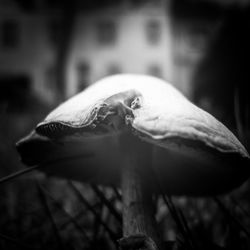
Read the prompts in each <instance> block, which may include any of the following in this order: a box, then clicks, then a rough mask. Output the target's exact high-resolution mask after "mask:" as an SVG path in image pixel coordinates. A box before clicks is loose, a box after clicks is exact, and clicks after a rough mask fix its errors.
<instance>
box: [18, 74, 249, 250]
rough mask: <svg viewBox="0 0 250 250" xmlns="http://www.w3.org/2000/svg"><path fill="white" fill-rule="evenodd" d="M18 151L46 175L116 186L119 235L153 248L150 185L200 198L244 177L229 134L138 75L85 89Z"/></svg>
mask: <svg viewBox="0 0 250 250" xmlns="http://www.w3.org/2000/svg"><path fill="white" fill-rule="evenodd" d="M17 149H18V151H19V153H20V155H21V158H22V161H23V162H24V163H25V164H26V165H29V166H32V165H35V164H40V165H41V166H42V167H41V170H42V171H44V172H46V173H48V174H52V175H57V176H62V177H66V178H69V179H73V180H79V181H83V182H93V183H97V184H102V185H116V186H120V187H121V189H122V195H123V235H124V236H125V237H129V236H135V235H137V234H139V235H142V236H145V237H146V238H147V239H149V240H152V241H151V243H152V242H153V246H154V247H153V248H154V249H157V248H158V249H160V248H161V246H160V243H159V242H160V240H159V237H158V235H157V232H156V230H155V220H154V216H153V204H152V193H154V192H158V191H159V190H158V185H157V184H156V183H157V182H158V183H159V185H160V187H161V191H162V192H164V193H167V194H171V195H192V196H205V195H215V194H221V193H225V192H228V191H230V190H232V189H233V188H235V187H237V186H239V185H240V184H241V183H243V181H245V180H246V179H247V178H248V174H249V166H248V163H249V155H248V153H247V151H246V149H245V148H244V146H243V145H242V144H241V143H240V142H239V141H238V139H237V138H236V137H235V136H234V135H233V133H232V132H230V131H229V130H228V129H227V128H226V127H225V126H224V125H223V124H222V123H220V122H219V121H218V120H216V119H215V118H214V117H213V116H212V115H210V114H208V113H207V112H205V111H203V110H202V109H200V108H198V107H197V106H195V105H194V104H192V103H191V102H190V101H189V100H188V99H186V98H185V97H184V96H183V95H182V94H181V93H180V92H179V91H178V90H177V89H175V88H174V87H173V86H172V85H171V84H169V83H167V82H165V81H163V80H160V79H157V78H154V77H150V76H144V75H129V74H128V75H127V74H125V75H116V76H111V77H107V78H104V79H102V80H100V81H98V82H97V83H95V84H93V85H91V86H90V87H88V88H87V89H85V90H84V91H83V92H81V93H79V94H77V95H76V96H74V97H72V98H71V99H69V100H68V101H66V102H65V103H63V104H61V105H60V106H59V107H58V108H56V109H55V110H54V111H52V112H51V113H50V114H49V115H48V116H47V117H46V118H45V120H44V121H42V122H41V123H39V124H38V125H37V127H36V128H35V130H34V131H33V132H32V133H31V134H30V135H28V136H27V137H25V138H24V139H22V140H20V141H19V142H18V143H17ZM154 177H155V178H154ZM156 179H157V181H156ZM154 244H155V245H154Z"/></svg>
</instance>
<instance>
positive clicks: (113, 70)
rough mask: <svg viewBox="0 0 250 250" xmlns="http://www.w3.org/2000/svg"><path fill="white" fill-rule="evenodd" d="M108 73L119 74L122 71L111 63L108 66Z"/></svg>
mask: <svg viewBox="0 0 250 250" xmlns="http://www.w3.org/2000/svg"><path fill="white" fill-rule="evenodd" d="M107 72H108V75H116V74H120V73H121V72H122V71H121V69H120V67H119V66H118V65H117V64H112V65H110V66H109V67H108V71H107Z"/></svg>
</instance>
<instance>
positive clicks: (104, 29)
mask: <svg viewBox="0 0 250 250" xmlns="http://www.w3.org/2000/svg"><path fill="white" fill-rule="evenodd" d="M96 28H97V41H98V43H99V44H101V45H112V44H114V43H115V40H116V35H117V34H116V32H117V31H116V25H115V23H114V22H113V21H112V20H102V21H100V22H98V23H97V26H96Z"/></svg>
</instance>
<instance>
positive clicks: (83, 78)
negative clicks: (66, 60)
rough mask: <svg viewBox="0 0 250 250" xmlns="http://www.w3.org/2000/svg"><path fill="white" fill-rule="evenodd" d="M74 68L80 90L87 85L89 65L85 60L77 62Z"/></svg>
mask: <svg viewBox="0 0 250 250" xmlns="http://www.w3.org/2000/svg"><path fill="white" fill-rule="evenodd" d="M76 70H77V86H78V91H82V90H83V89H85V88H86V87H87V85H88V81H89V72H90V66H89V64H88V63H87V62H79V63H78V64H77V68H76Z"/></svg>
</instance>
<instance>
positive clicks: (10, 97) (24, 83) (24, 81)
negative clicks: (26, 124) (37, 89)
mask: <svg viewBox="0 0 250 250" xmlns="http://www.w3.org/2000/svg"><path fill="white" fill-rule="evenodd" d="M0 82H1V91H0V106H1V105H4V106H6V108H7V112H10V113H18V112H24V111H25V110H27V109H29V108H30V106H32V105H30V99H31V79H30V78H29V76H28V75H12V74H10V75H9V74H8V75H1V76H0Z"/></svg>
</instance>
